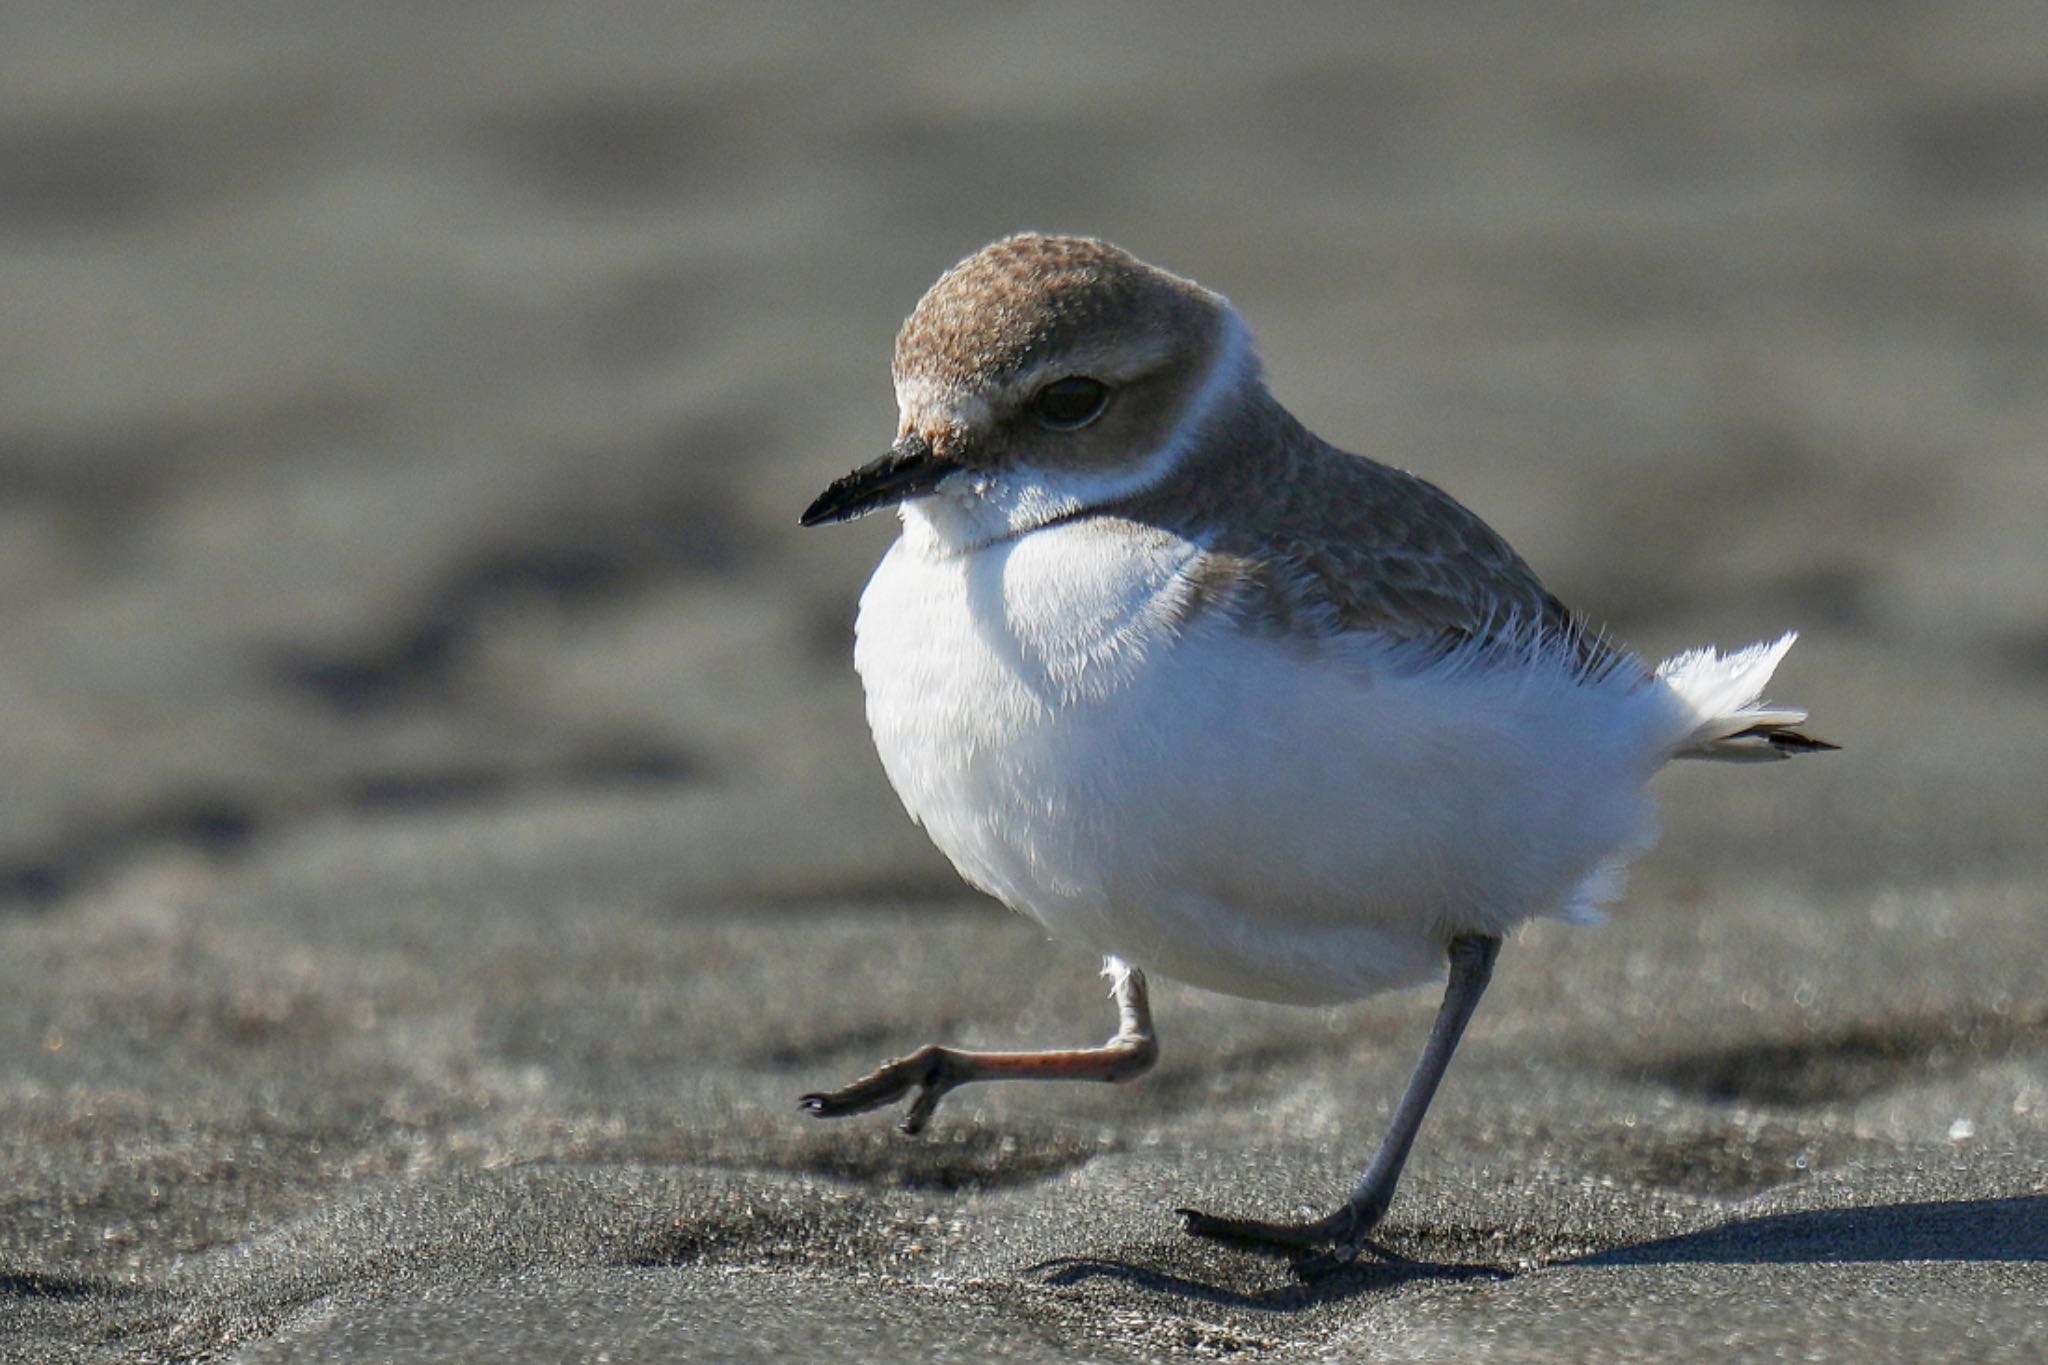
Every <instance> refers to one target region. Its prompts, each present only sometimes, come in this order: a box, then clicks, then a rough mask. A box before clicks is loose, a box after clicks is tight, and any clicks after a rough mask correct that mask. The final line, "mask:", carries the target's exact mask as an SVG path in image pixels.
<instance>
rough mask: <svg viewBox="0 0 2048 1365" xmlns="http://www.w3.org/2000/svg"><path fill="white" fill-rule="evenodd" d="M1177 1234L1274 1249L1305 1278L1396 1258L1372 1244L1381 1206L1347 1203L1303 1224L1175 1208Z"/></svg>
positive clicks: (1383, 1212)
mask: <svg viewBox="0 0 2048 1365" xmlns="http://www.w3.org/2000/svg"><path fill="white" fill-rule="evenodd" d="M1174 1212H1175V1213H1177V1214H1179V1215H1180V1219H1181V1230H1182V1231H1183V1232H1186V1233H1187V1234H1188V1235H1189V1236H1191V1237H1207V1238H1210V1239H1212V1240H1215V1241H1219V1242H1242V1243H1245V1244H1247V1245H1249V1246H1251V1247H1253V1248H1264V1249H1268V1250H1273V1251H1278V1252H1282V1253H1285V1254H1290V1255H1293V1257H1294V1272H1295V1273H1296V1274H1297V1275H1300V1276H1301V1277H1302V1278H1303V1279H1314V1278H1316V1277H1317V1276H1318V1275H1327V1274H1329V1273H1330V1272H1331V1271H1333V1270H1337V1269H1340V1268H1342V1267H1344V1266H1347V1265H1349V1264H1351V1262H1353V1261H1355V1260H1357V1259H1358V1256H1359V1253H1360V1252H1362V1251H1371V1252H1372V1253H1373V1254H1374V1255H1376V1256H1379V1257H1381V1258H1382V1259H1384V1260H1389V1261H1399V1260H1402V1259H1403V1258H1402V1257H1400V1256H1397V1255H1396V1254H1394V1253H1393V1252H1391V1251H1389V1250H1387V1249H1386V1248H1385V1247H1383V1246H1381V1245H1379V1244H1378V1243H1377V1242H1374V1241H1373V1240H1372V1239H1371V1237H1370V1236H1369V1234H1370V1233H1371V1232H1372V1230H1373V1228H1375V1227H1376V1226H1378V1224H1379V1221H1380V1219H1381V1217H1383V1216H1384V1215H1385V1212H1386V1210H1385V1209H1384V1208H1380V1209H1377V1210H1375V1209H1371V1208H1369V1207H1366V1206H1361V1205H1357V1204H1346V1205H1344V1206H1343V1207H1342V1208H1340V1209H1338V1210H1337V1211H1336V1212H1335V1213H1332V1214H1330V1215H1329V1216H1327V1217H1324V1218H1317V1219H1313V1220H1311V1221H1308V1222H1304V1223H1273V1222H1267V1221H1266V1220H1265V1219H1263V1218H1224V1217H1219V1216H1218V1215H1216V1214H1213V1213H1203V1212H1201V1211H1200V1210H1199V1209H1175V1210H1174Z"/></svg>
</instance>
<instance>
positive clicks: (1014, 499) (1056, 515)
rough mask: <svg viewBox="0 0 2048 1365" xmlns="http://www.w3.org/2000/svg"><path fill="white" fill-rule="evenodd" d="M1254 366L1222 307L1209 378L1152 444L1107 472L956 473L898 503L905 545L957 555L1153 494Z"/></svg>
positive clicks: (1245, 339) (1238, 321) (1237, 326)
mask: <svg viewBox="0 0 2048 1365" xmlns="http://www.w3.org/2000/svg"><path fill="white" fill-rule="evenodd" d="M1256 363H1257V362H1256V359H1255V356H1254V353H1253V350H1252V341H1251V329H1250V328H1249V327H1247V326H1246V325H1245V323H1244V319H1242V318H1241V317H1239V316H1238V313H1237V310H1236V309H1234V308H1231V307H1229V306H1228V305H1226V306H1225V307H1224V310H1223V335H1222V337H1221V338H1220V339H1219V341H1218V343H1217V347H1216V356H1215V358H1214V359H1213V360H1211V361H1210V362H1209V370H1208V373H1207V374H1205V375H1203V376H1202V382H1201V384H1200V385H1198V386H1197V387H1196V389H1195V391H1194V393H1193V394H1192V395H1191V396H1190V397H1189V399H1188V405H1187V410H1186V411H1185V412H1183V413H1182V414H1181V417H1180V420H1179V421H1178V422H1176V423H1174V426H1173V430H1171V431H1169V432H1168V433H1167V434H1166V436H1165V438H1164V439H1162V440H1161V441H1160V442H1159V444H1158V445H1156V446H1154V447H1153V448H1152V449H1151V450H1149V451H1146V452H1144V453H1143V454H1141V455H1138V456H1137V457H1136V458H1134V459H1131V460H1129V461H1126V462H1125V463H1123V464H1121V465H1119V466H1117V467H1116V468H1114V469H1103V470H1071V469H1065V470H1045V469H1038V468H1034V467H1032V466H1029V465H1013V466H1011V467H1010V468H1007V469H1002V470H995V471H987V470H976V469H962V470H960V471H959V472H957V473H955V474H952V475H949V476H948V477H947V478H946V480H945V481H944V482H943V483H941V484H940V485H939V487H938V490H937V491H936V492H935V493H933V494H932V495H931V496H930V497H925V498H917V499H914V500H913V501H910V502H906V503H904V504H903V506H902V508H901V509H900V510H901V515H902V517H903V534H904V539H905V540H906V541H908V542H910V543H911V544H912V545H913V546H914V547H916V548H918V549H922V550H925V551H927V552H932V553H940V554H945V553H958V552H959V551H961V550H971V549H974V548H976V547H978V546H982V545H987V544H990V543H991V542H994V541H998V540H1006V539H1008V538H1009V537H1011V536H1016V535H1021V534H1023V533H1024V532H1026V531H1029V530H1032V529H1033V528H1035V527H1039V526H1044V525H1046V524H1048V523H1050V522H1054V521H1058V520H1060V519H1061V518H1063V517H1071V516H1073V515H1074V514H1075V513H1077V512H1084V511H1087V510H1088V509H1089V508H1093V507H1102V506H1105V505H1107V504H1109V503H1113V502H1117V501H1120V500H1122V499H1124V498H1128V497H1132V496H1134V495H1135V494H1138V493H1143V492H1145V491H1146V490H1147V489H1151V488H1155V487H1157V486H1158V485H1159V484H1161V483H1163V482H1165V481H1166V479H1167V478H1168V477H1170V476H1171V475H1172V474H1173V472H1174V471H1175V470H1176V469H1178V468H1179V467H1180V465H1181V463H1182V461H1184V460H1185V459H1186V458H1187V455H1188V452H1189V451H1191V450H1193V449H1194V448H1195V447H1196V446H1197V445H1199V444H1200V443H1201V441H1202V439H1203V438H1204V436H1205V435H1206V434H1207V430H1206V429H1207V427H1208V424H1209V421H1210V419H1211V418H1212V417H1214V416H1215V415H1216V413H1217V412H1218V411H1219V410H1220V409H1221V408H1222V407H1223V406H1224V405H1225V404H1226V403H1227V402H1228V401H1229V400H1230V398H1231V397H1232V395H1234V394H1236V393H1237V392H1238V390H1239V389H1240V388H1241V387H1242V386H1243V385H1244V383H1245V382H1246V381H1247V380H1248V379H1250V378H1251V376H1252V373H1253V371H1254V368H1255V366H1256Z"/></svg>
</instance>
